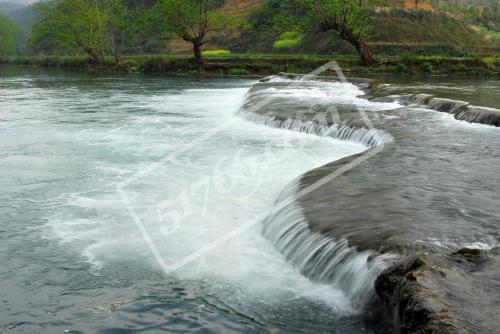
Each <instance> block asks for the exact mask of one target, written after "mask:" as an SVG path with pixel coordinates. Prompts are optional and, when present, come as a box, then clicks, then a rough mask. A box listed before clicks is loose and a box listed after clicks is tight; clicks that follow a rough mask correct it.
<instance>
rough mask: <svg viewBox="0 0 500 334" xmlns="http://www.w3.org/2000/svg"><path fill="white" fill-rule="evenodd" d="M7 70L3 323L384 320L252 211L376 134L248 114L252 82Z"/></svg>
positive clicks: (0, 229) (286, 324) (292, 326)
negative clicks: (325, 279)
mask: <svg viewBox="0 0 500 334" xmlns="http://www.w3.org/2000/svg"><path fill="white" fill-rule="evenodd" d="M0 80H1V81H0V109H1V112H0V122H1V123H0V147H1V158H0V159H1V160H0V171H1V172H0V185H1V189H2V192H1V194H0V198H1V202H0V203H1V204H0V217H1V218H0V219H1V224H0V238H1V243H0V249H1V252H0V257H1V259H0V263H1V264H2V265H1V267H0V268H1V269H0V286H1V289H0V299H1V303H2V304H1V305H2V306H1V309H0V323H1V326H2V327H1V328H2V331H4V330H11V331H13V332H33V331H39V330H43V331H49V332H62V331H64V330H70V331H83V332H96V331H97V332H115V331H118V332H120V331H124V332H127V331H136V330H137V331H144V330H146V331H148V330H150V331H155V330H160V329H164V330H171V331H173V330H178V331H187V330H199V331H213V332H219V331H222V330H223V331H227V332H231V331H233V332H239V331H248V332H260V331H262V330H264V329H266V330H268V331H271V330H278V331H279V330H282V331H297V332H311V331H318V332H321V331H332V330H333V331H338V332H342V333H344V332H352V333H364V332H373V330H372V329H369V328H368V327H367V326H368V325H366V322H365V321H364V319H365V316H363V315H362V314H361V313H362V312H361V310H360V309H359V308H357V307H356V305H354V304H353V303H352V302H351V300H350V298H349V296H347V295H346V294H345V292H344V291H343V290H342V288H341V287H339V286H336V285H335V284H324V283H315V282H312V281H310V280H309V279H307V278H306V277H305V276H303V275H302V274H301V272H300V270H299V269H297V268H296V267H295V266H293V265H292V264H291V263H288V262H287V261H286V259H285V257H284V256H283V255H282V254H281V253H280V252H279V251H278V250H277V249H276V248H275V247H274V245H273V244H272V243H271V242H270V241H269V240H268V239H267V238H266V237H265V236H264V235H263V233H262V224H261V222H260V221H257V222H256V223H251V224H249V223H248V222H252V220H253V219H256V218H257V217H259V215H261V214H262V213H264V212H265V211H266V210H268V209H270V208H271V207H272V206H273V204H274V201H275V200H276V198H277V197H278V195H279V194H280V192H281V191H282V190H283V189H284V188H285V186H286V185H287V184H288V183H289V182H290V181H292V180H293V179H294V178H296V177H298V176H300V175H301V174H302V173H304V172H306V171H308V170H310V169H312V168H315V167H319V166H321V165H323V164H325V163H328V162H330V161H333V160H336V159H339V158H342V157H345V156H348V155H352V154H355V153H359V152H362V151H364V150H365V149H366V146H365V145H363V144H360V143H355V142H349V141H340V140H337V139H334V138H330V137H320V136H317V135H314V134H307V133H301V132H296V131H291V130H286V129H275V128H271V127H269V126H266V125H261V124H257V123H254V122H251V121H248V120H245V119H243V118H242V117H239V116H237V115H236V114H237V111H238V109H239V107H240V106H241V105H242V103H243V102H244V99H245V95H246V93H247V91H248V90H249V89H250V87H251V85H252V84H254V82H253V81H249V80H222V79H213V80H196V79H183V78H168V79H166V78H155V77H148V78H145V77H141V76H116V75H109V76H106V75H104V76H98V75H93V74H72V73H59V72H54V71H51V72H44V71H39V72H37V71H35V70H33V69H29V70H23V69H12V68H3V69H2V72H1V77H0ZM348 89H350V90H353V91H354V92H355V93H357V92H358V91H357V90H356V89H355V87H351V88H348ZM303 93H304V95H303V96H302V98H307V92H303ZM298 94H299V97H300V94H301V93H300V92H299V93H298ZM355 95H356V94H351V98H354V99H358V98H356V97H355ZM332 98H333V97H332ZM359 100H361V99H359ZM176 215H177V216H176ZM174 216H176V217H180V216H182V218H179V219H177V220H175V219H173V217H174ZM242 226H243V227H245V228H244V229H243V230H242V231H238V228H241V227H242ZM141 228H143V230H141ZM235 232H236V233H235ZM231 233H233V234H231ZM227 235H231V237H230V238H227V239H224V240H222V241H218V240H219V238H221V237H224V236H227ZM147 241H149V242H150V243H148V242H147ZM213 242H218V244H217V247H213V248H212V249H208V250H204V249H205V248H204V247H206V246H207V245H210V244H211V243H213ZM200 250H203V251H202V252H200ZM154 251H157V254H156V255H159V256H160V258H161V260H162V261H164V263H163V264H164V265H168V266H178V267H179V268H177V267H176V269H177V270H175V271H173V272H169V273H164V272H163V271H162V267H161V266H160V264H159V263H158V262H157V261H156V258H155V256H154V255H155V253H154ZM193 254H194V255H195V256H194V259H193V261H190V262H189V261H188V263H186V264H185V265H183V266H179V265H178V264H179V263H181V264H184V262H183V261H184V260H185V259H186V258H189V257H190V256H192V255H193Z"/></svg>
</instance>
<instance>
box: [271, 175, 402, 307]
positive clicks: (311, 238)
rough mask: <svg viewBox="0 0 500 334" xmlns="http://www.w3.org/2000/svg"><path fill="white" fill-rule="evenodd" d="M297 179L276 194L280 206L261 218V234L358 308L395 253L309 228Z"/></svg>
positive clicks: (371, 293)
mask: <svg viewBox="0 0 500 334" xmlns="http://www.w3.org/2000/svg"><path fill="white" fill-rule="evenodd" d="M296 192H297V182H293V183H292V184H290V185H289V186H288V187H287V188H285V190H284V191H283V192H282V193H281V195H280V196H279V198H278V200H277V202H276V205H277V206H278V204H279V207H280V210H277V211H276V212H274V213H273V214H272V215H270V216H268V217H267V218H266V219H265V220H264V230H263V233H264V235H265V236H266V237H267V238H268V239H269V240H270V241H271V242H272V243H273V244H274V245H275V247H276V248H277V249H278V250H279V251H280V252H281V253H282V254H284V256H285V257H286V259H287V260H288V261H289V262H291V263H292V264H293V265H294V266H296V267H297V268H298V269H299V270H300V271H301V273H302V274H303V275H304V276H306V277H308V278H309V279H310V280H312V281H315V282H320V283H327V284H332V285H333V286H335V287H337V288H339V289H341V290H342V291H343V292H344V294H345V295H346V296H347V297H348V298H349V299H350V301H351V305H352V307H353V309H354V310H357V311H361V310H362V309H363V307H364V306H365V305H366V304H367V303H368V302H369V301H371V300H372V298H373V297H374V296H375V292H374V289H373V284H374V281H375V279H376V278H377V277H378V275H379V274H380V273H381V272H382V271H383V270H384V269H385V268H386V267H387V266H388V265H389V264H390V263H391V262H392V261H393V260H394V259H395V255H391V254H383V255H378V256H376V254H375V253H374V252H371V251H362V252H360V251H357V249H356V248H355V247H349V244H348V242H347V240H345V239H343V240H334V239H332V238H329V237H325V236H323V235H322V234H320V233H318V232H312V231H311V230H310V228H309V226H308V223H307V221H306V219H305V218H304V215H303V213H302V210H301V208H300V207H299V206H298V205H297V204H296V201H295V199H294V194H295V193H296Z"/></svg>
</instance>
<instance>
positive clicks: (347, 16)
mask: <svg viewBox="0 0 500 334" xmlns="http://www.w3.org/2000/svg"><path fill="white" fill-rule="evenodd" d="M298 1H300V2H301V3H302V4H303V5H304V6H305V8H306V10H307V13H308V15H306V19H307V20H308V23H309V24H310V25H312V26H313V27H315V29H316V31H319V32H326V31H330V30H334V31H336V32H337V34H338V36H339V37H340V38H341V39H343V40H345V41H347V42H349V43H350V44H351V45H353V46H354V47H355V48H356V51H357V52H358V54H359V56H360V57H361V61H362V63H363V65H365V66H370V65H372V64H373V63H374V62H375V60H374V59H373V56H372V54H371V52H370V50H369V48H368V46H367V45H366V43H365V41H364V38H365V37H366V36H367V34H368V33H369V32H370V30H371V29H372V27H371V25H370V24H369V20H370V14H371V13H372V11H373V2H371V1H372V0H298Z"/></svg>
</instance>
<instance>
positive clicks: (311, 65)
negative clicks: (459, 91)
mask: <svg viewBox="0 0 500 334" xmlns="http://www.w3.org/2000/svg"><path fill="white" fill-rule="evenodd" d="M330 59H331V57H327V56H321V55H291V54H279V55H277V54H268V55H265V54H238V55H224V56H213V57H207V58H206V59H205V64H204V68H203V73H205V74H206V75H216V76H221V75H259V76H261V75H268V74H274V73H277V72H283V71H286V70H287V67H286V65H285V64H288V66H289V67H288V70H289V72H293V73H309V72H311V71H312V70H314V69H316V68H318V67H319V66H321V65H324V64H325V62H327V61H329V60H330ZM335 60H336V61H337V62H338V63H339V65H340V66H341V67H342V69H343V70H344V71H345V72H346V73H354V74H353V75H364V74H369V73H394V74H398V75H459V76H491V75H498V73H499V72H500V57H484V58H480V57H459V58H452V57H442V56H415V55H412V54H404V55H402V56H398V57H380V59H379V62H378V63H376V64H374V65H373V66H370V67H365V66H360V64H359V60H358V58H357V57H356V56H338V57H335ZM10 62H11V63H12V64H15V65H25V66H42V67H59V68H66V69H78V70H87V69H94V70H95V69H98V70H100V71H114V70H115V69H116V67H115V64H114V59H113V57H112V56H108V57H105V58H104V60H103V62H102V63H101V64H99V65H96V64H95V63H94V62H93V61H92V59H91V58H90V57H89V56H36V57H26V56H20V57H14V58H12V59H11V61H10ZM120 70H123V71H130V72H143V73H169V74H190V73H194V72H198V70H197V67H196V64H195V63H194V62H193V61H192V59H191V58H190V57H189V56H178V55H177V56H173V55H170V56H168V55H165V56H144V55H140V56H124V57H123V59H122V66H121V67H120Z"/></svg>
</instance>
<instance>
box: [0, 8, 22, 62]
mask: <svg viewBox="0 0 500 334" xmlns="http://www.w3.org/2000/svg"><path fill="white" fill-rule="evenodd" d="M20 32H21V31H20V29H19V27H17V26H16V25H15V23H13V22H12V21H11V20H10V19H8V18H7V17H5V16H3V15H1V14H0V58H4V59H5V58H7V57H11V56H14V55H16V54H17V49H18V48H17V36H18V35H19V34H20Z"/></svg>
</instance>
